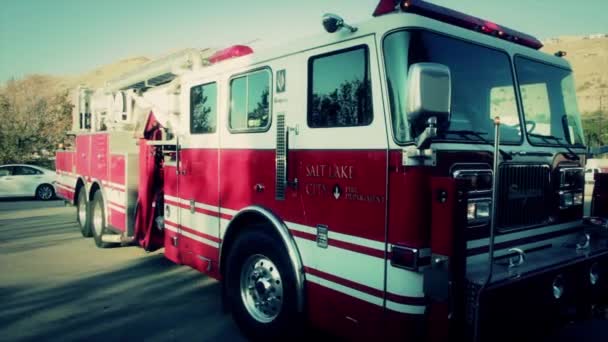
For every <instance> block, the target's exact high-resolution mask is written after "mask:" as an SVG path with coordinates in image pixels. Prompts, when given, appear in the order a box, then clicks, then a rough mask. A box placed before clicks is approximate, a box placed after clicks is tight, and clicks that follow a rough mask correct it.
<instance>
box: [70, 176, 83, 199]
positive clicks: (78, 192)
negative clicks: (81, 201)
mask: <svg viewBox="0 0 608 342" xmlns="http://www.w3.org/2000/svg"><path fill="white" fill-rule="evenodd" d="M83 186H84V182H83V181H82V179H78V181H77V182H76V188H75V190H74V191H75V192H74V203H72V204H73V205H76V203H78V196H79V195H80V189H81V188H82V187H83Z"/></svg>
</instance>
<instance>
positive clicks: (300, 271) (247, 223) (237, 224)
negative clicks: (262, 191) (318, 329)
mask: <svg viewBox="0 0 608 342" xmlns="http://www.w3.org/2000/svg"><path fill="white" fill-rule="evenodd" d="M251 229H261V230H263V231H265V232H268V234H270V235H271V236H273V237H276V238H277V241H280V244H281V246H283V248H285V251H286V252H287V255H288V257H289V261H290V263H291V266H292V267H293V272H294V276H295V278H296V291H297V297H298V298H297V307H298V311H299V312H303V310H304V281H305V279H304V266H303V264H302V257H301V256H300V252H299V251H298V246H297V245H296V243H295V240H294V239H293V236H292V235H291V233H290V232H289V230H288V229H287V227H286V225H285V224H284V223H283V222H282V221H281V220H280V219H279V218H278V217H277V216H276V215H274V214H273V213H272V212H270V211H269V210H267V209H265V208H262V207H259V206H251V207H247V208H245V209H243V210H241V212H239V213H238V214H236V216H235V217H234V218H233V219H232V221H231V222H230V224H229V225H228V227H227V228H226V233H225V235H224V239H223V241H222V244H221V245H220V274H221V275H222V277H224V276H225V271H226V269H225V267H224V264H225V261H226V259H227V256H228V254H229V253H230V249H231V247H232V244H233V243H234V241H235V240H236V238H237V237H238V236H239V235H240V234H241V233H242V232H244V231H248V230H251Z"/></svg>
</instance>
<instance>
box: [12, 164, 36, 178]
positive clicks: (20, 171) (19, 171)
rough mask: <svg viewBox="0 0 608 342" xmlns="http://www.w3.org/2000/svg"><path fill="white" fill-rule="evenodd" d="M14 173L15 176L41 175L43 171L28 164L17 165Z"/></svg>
mask: <svg viewBox="0 0 608 342" xmlns="http://www.w3.org/2000/svg"><path fill="white" fill-rule="evenodd" d="M13 174H14V175H15V176H29V175H39V174H42V172H40V171H38V170H36V169H34V168H31V167H27V166H15V168H14V171H13Z"/></svg>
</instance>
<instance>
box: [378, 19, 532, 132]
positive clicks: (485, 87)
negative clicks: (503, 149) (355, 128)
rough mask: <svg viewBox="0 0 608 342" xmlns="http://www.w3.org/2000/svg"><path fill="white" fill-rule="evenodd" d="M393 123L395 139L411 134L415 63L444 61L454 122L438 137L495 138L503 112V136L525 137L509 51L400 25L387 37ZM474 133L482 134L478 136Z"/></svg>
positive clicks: (386, 58)
mask: <svg viewBox="0 0 608 342" xmlns="http://www.w3.org/2000/svg"><path fill="white" fill-rule="evenodd" d="M384 58H385V64H386V73H387V79H388V90H389V99H390V109H391V115H392V129H393V135H394V137H395V140H396V141H397V142H399V143H406V142H409V141H411V140H412V134H411V129H410V126H409V123H408V121H407V113H406V103H405V101H406V85H407V76H408V75H407V72H408V69H409V67H410V66H411V65H412V64H414V63H420V62H431V63H440V64H443V65H446V66H448V67H449V68H450V72H451V75H452V115H451V120H450V126H449V127H448V129H447V130H442V131H444V132H445V133H443V135H442V136H440V137H438V139H439V140H465V141H471V142H482V139H480V138H479V137H482V138H483V140H486V141H493V140H494V126H493V120H492V119H493V118H494V117H495V116H500V118H501V122H502V123H503V125H502V126H501V139H500V140H501V142H506V143H519V142H520V141H521V139H522V137H521V130H520V122H519V115H518V112H517V104H516V100H515V87H514V84H513V75H512V72H511V66H510V62H509V57H508V55H507V54H505V53H502V52H499V51H496V50H493V49H490V48H486V47H483V46H480V45H476V44H472V43H467V42H465V41H462V40H459V39H455V38H450V37H446V36H443V35H439V34H435V33H432V32H428V31H423V30H407V31H397V32H394V33H391V34H389V35H388V36H387V37H386V39H385V41H384ZM475 135H476V136H477V138H475Z"/></svg>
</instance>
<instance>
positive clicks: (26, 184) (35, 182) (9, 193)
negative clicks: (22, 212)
mask: <svg viewBox="0 0 608 342" xmlns="http://www.w3.org/2000/svg"><path fill="white" fill-rule="evenodd" d="M54 184H55V171H52V170H49V169H45V168H42V167H39V166H34V165H22V164H15V165H0V198H1V197H30V196H34V197H36V198H37V199H40V200H45V201H46V200H50V199H52V198H54V197H55V185H54Z"/></svg>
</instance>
